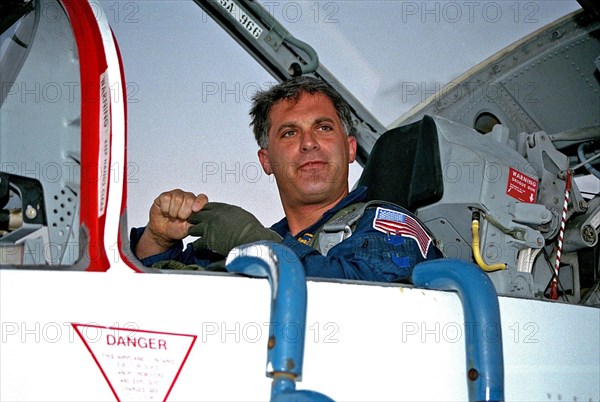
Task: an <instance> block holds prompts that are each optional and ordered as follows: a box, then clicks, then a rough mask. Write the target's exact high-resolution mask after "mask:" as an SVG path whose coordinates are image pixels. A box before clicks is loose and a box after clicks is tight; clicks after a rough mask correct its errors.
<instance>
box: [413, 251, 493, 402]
mask: <svg viewBox="0 0 600 402" xmlns="http://www.w3.org/2000/svg"><path fill="white" fill-rule="evenodd" d="M413 283H414V285H415V286H417V287H421V288H426V289H441V290H455V291H457V292H458V295H459V297H460V299H461V302H462V305H463V311H464V316H465V333H466V335H467V336H466V337H465V341H466V354H467V356H466V357H467V373H466V374H467V384H468V389H469V400H470V401H503V400H504V362H503V354H502V330H501V325H500V306H499V304H498V295H497V294H496V289H495V288H494V285H493V284H492V281H491V280H490V278H489V277H488V276H487V274H486V273H485V272H483V271H481V270H480V269H479V268H478V267H477V266H475V265H474V264H471V263H467V262H464V261H460V260H452V259H440V260H432V261H426V262H422V263H420V264H418V265H417V266H416V267H415V269H414V271H413ZM468 328H470V329H475V330H467V329H468ZM482 329H483V330H482ZM490 330H491V331H490Z"/></svg>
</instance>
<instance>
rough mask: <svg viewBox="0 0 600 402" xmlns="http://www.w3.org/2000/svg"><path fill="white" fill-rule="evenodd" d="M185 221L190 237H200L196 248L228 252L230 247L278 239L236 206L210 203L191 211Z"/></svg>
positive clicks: (279, 238) (272, 232)
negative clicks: (189, 225)
mask: <svg viewBox="0 0 600 402" xmlns="http://www.w3.org/2000/svg"><path fill="white" fill-rule="evenodd" d="M188 222H190V223H192V224H194V226H192V227H190V228H189V230H188V234H189V235H190V236H198V237H200V238H199V239H198V240H196V241H195V242H194V243H193V246H194V249H195V250H206V249H208V250H212V251H214V252H216V253H219V254H221V255H227V254H228V253H229V251H231V249H232V248H234V247H236V246H240V245H242V244H247V243H253V242H255V241H260V240H270V241H276V242H281V236H279V235H278V234H277V233H275V232H274V231H272V230H271V229H267V228H265V227H264V226H263V225H262V224H261V223H260V222H259V221H258V219H256V217H255V216H254V215H252V214H251V213H250V212H248V211H246V210H244V209H242V208H240V207H237V206H235V205H229V204H223V203H220V202H209V203H207V204H206V205H205V206H204V207H203V208H202V209H201V210H200V211H198V212H194V213H193V214H192V215H191V216H190V217H189V218H188Z"/></svg>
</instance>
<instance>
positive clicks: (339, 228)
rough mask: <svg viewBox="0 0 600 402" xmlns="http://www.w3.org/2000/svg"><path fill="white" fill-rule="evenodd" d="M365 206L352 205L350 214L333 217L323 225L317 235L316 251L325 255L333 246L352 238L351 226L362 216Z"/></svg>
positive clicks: (361, 204) (362, 204)
mask: <svg viewBox="0 0 600 402" xmlns="http://www.w3.org/2000/svg"><path fill="white" fill-rule="evenodd" d="M367 205H368V204H364V203H360V204H353V205H352V207H353V209H352V210H350V212H348V213H345V214H341V215H340V216H337V217H334V218H332V219H331V220H330V221H328V222H327V223H326V224H325V225H323V228H322V229H321V232H320V233H319V234H318V250H319V251H320V252H321V254H323V255H327V253H328V252H329V250H331V248H332V247H333V246H335V245H336V244H339V243H341V242H342V241H344V240H346V239H347V238H348V237H350V236H352V226H353V225H354V224H355V223H356V222H358V220H359V219H360V218H361V216H363V214H364V212H365V209H366V207H367ZM342 211H344V210H342ZM342 211H340V212H342Z"/></svg>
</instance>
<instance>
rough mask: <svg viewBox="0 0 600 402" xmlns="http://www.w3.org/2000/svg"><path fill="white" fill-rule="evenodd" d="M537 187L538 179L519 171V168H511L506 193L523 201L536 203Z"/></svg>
mask: <svg viewBox="0 0 600 402" xmlns="http://www.w3.org/2000/svg"><path fill="white" fill-rule="evenodd" d="M537 188H538V181H537V180H536V179H534V178H532V177H529V176H527V175H526V174H524V173H521V172H519V171H518V170H517V169H513V168H510V169H509V171H508V183H507V185H506V194H508V195H510V196H511V197H513V198H516V199H517V200H519V201H522V202H527V203H534V202H535V200H536V196H537Z"/></svg>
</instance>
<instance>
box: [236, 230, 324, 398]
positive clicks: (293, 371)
mask: <svg viewBox="0 0 600 402" xmlns="http://www.w3.org/2000/svg"><path fill="white" fill-rule="evenodd" d="M226 267H227V270H228V271H229V272H236V273H240V274H244V275H248V276H253V277H258V278H268V279H269V284H270V285H271V322H270V325H269V342H268V349H267V377H271V378H273V382H272V385H271V400H272V401H300V400H301V401H331V399H330V398H328V397H327V396H325V395H323V394H320V393H318V392H314V391H306V390H304V391H299V390H296V381H301V379H302V364H303V358H304V335H305V331H306V276H305V274H304V268H303V266H302V264H301V263H300V261H299V260H298V257H296V255H295V254H294V253H293V252H292V251H291V250H290V249H289V248H287V247H285V246H283V245H281V244H278V243H274V242H258V243H252V244H249V245H245V246H241V247H236V248H234V249H233V250H232V251H231V252H230V253H229V255H228V257H227V261H226Z"/></svg>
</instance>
